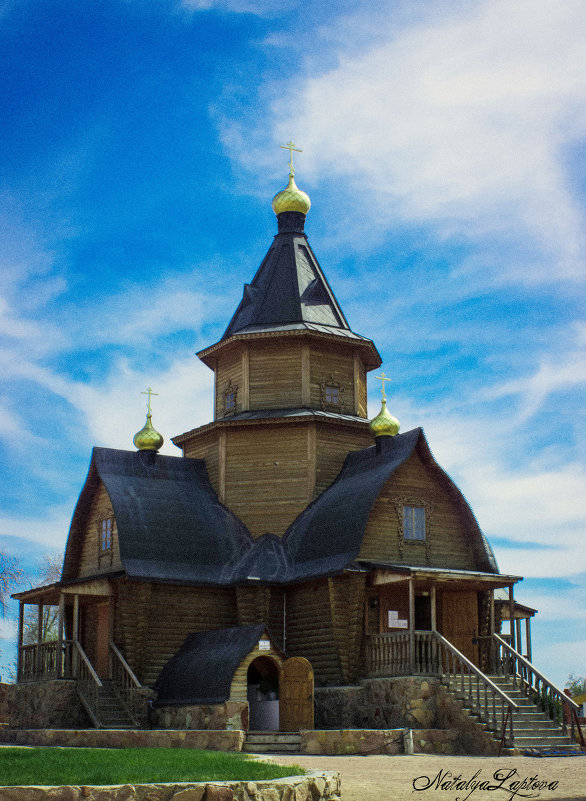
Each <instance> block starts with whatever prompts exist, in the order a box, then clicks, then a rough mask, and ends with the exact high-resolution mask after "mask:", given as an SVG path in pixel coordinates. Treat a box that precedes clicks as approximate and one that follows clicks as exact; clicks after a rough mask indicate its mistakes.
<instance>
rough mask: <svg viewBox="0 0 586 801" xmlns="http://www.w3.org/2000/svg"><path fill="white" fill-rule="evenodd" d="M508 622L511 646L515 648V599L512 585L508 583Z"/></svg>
mask: <svg viewBox="0 0 586 801" xmlns="http://www.w3.org/2000/svg"><path fill="white" fill-rule="evenodd" d="M509 624H510V628H511V648H513V649H514V650H515V651H516V650H517V640H516V637H515V599H514V598H513V585H512V584H509Z"/></svg>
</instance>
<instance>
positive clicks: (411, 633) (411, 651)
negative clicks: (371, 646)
mask: <svg viewBox="0 0 586 801" xmlns="http://www.w3.org/2000/svg"><path fill="white" fill-rule="evenodd" d="M409 664H410V670H411V675H412V676H413V675H415V582H414V580H413V576H410V578H409Z"/></svg>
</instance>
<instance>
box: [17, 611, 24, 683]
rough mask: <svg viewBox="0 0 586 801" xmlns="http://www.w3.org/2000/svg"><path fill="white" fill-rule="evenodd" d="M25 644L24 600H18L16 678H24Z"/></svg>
mask: <svg viewBox="0 0 586 801" xmlns="http://www.w3.org/2000/svg"><path fill="white" fill-rule="evenodd" d="M23 645H24V601H19V602H18V662H17V666H16V678H17V681H20V680H21V678H22V669H23V664H22V647H23Z"/></svg>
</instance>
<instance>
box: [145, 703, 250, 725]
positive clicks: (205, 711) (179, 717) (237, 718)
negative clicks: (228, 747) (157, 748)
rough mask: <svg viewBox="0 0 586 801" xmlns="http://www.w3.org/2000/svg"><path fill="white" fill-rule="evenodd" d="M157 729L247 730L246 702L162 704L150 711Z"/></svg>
mask: <svg viewBox="0 0 586 801" xmlns="http://www.w3.org/2000/svg"><path fill="white" fill-rule="evenodd" d="M152 721H153V728H157V729H243V730H244V731H247V730H248V702H247V701H226V702H225V703H223V704H213V705H207V706H205V705H199V706H162V707H155V708H154V709H153V711H152Z"/></svg>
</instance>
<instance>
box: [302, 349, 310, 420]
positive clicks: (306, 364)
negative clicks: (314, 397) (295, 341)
mask: <svg viewBox="0 0 586 801" xmlns="http://www.w3.org/2000/svg"><path fill="white" fill-rule="evenodd" d="M301 405H302V406H304V407H306V408H309V407H310V406H311V364H310V352H309V343H308V342H304V343H303V345H302V346H301Z"/></svg>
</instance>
